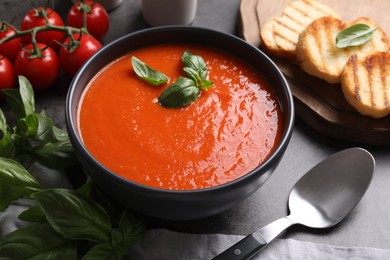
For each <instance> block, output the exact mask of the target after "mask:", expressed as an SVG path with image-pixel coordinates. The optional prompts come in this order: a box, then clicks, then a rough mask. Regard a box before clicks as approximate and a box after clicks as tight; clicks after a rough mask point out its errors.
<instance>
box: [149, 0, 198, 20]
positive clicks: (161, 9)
mask: <svg viewBox="0 0 390 260" xmlns="http://www.w3.org/2000/svg"><path fill="white" fill-rule="evenodd" d="M197 4H198V0H142V14H143V16H144V19H145V21H146V22H147V23H148V24H149V25H151V26H163V25H189V24H191V23H192V22H193V21H194V19H195V14H196V7H197Z"/></svg>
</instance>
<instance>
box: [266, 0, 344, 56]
mask: <svg viewBox="0 0 390 260" xmlns="http://www.w3.org/2000/svg"><path fill="white" fill-rule="evenodd" d="M322 16H335V17H339V15H338V14H337V12H336V11H334V10H333V9H332V8H330V7H329V6H327V5H325V4H323V3H320V2H317V1H314V0H298V1H294V2H291V3H289V4H288V5H287V6H286V8H285V9H284V10H283V12H282V14H281V15H280V16H279V17H276V18H274V19H272V20H270V21H268V22H267V23H265V24H264V25H263V26H262V27H261V29H260V39H261V48H262V49H263V50H264V51H265V52H267V53H268V54H271V55H274V56H278V57H295V53H296V45H297V42H298V36H299V34H300V33H301V32H302V31H303V30H304V29H305V28H306V26H307V25H309V24H310V23H311V22H313V21H314V20H315V19H317V18H319V17H322Z"/></svg>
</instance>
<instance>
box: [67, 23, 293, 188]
mask: <svg viewBox="0 0 390 260" xmlns="http://www.w3.org/2000/svg"><path fill="white" fill-rule="evenodd" d="M172 31H173V32H178V33H182V32H183V33H191V32H192V33H209V34H210V33H211V34H214V35H215V36H216V37H218V36H219V37H224V38H229V40H231V41H235V42H236V43H238V44H243V45H246V48H250V49H252V51H255V52H257V53H258V54H259V55H260V56H262V59H264V63H266V64H267V66H269V67H271V69H272V70H274V71H275V75H277V77H278V80H279V81H280V83H281V84H282V86H283V89H284V91H283V92H284V94H285V95H286V100H287V102H286V104H287V106H286V107H282V110H283V111H282V114H284V115H283V116H284V117H286V122H283V123H284V124H283V128H284V129H283V132H282V134H281V139H280V141H279V143H278V144H277V146H276V147H275V148H274V150H273V152H272V153H271V154H270V155H269V156H268V157H267V158H266V160H264V161H263V162H262V163H261V164H260V165H259V166H257V167H255V168H254V169H252V170H251V171H249V172H247V173H245V174H244V175H242V176H240V177H239V178H237V179H234V180H232V181H230V182H227V183H224V184H220V185H216V186H212V187H207V188H202V189H192V190H170V189H164V188H157V187H151V186H146V185H144V184H141V183H137V182H134V181H132V180H129V179H127V178H125V177H122V176H120V175H119V174H116V173H114V172H112V171H111V170H109V169H108V168H106V167H105V166H104V165H103V164H102V163H100V162H99V161H98V160H97V159H95V158H94V157H93V155H92V154H91V153H90V152H89V151H88V149H87V148H86V146H85V145H84V143H83V141H82V140H81V136H80V134H79V131H78V128H77V127H76V123H75V120H76V121H77V118H75V119H74V118H73V113H72V111H73V110H74V109H78V107H79V106H78V105H72V100H73V99H74V96H75V92H76V89H77V88H76V83H77V82H78V81H79V80H80V77H81V75H82V74H83V72H84V71H85V70H86V68H88V67H89V66H90V64H91V63H93V62H94V61H95V59H97V58H98V57H99V56H101V55H104V53H105V52H107V51H109V50H110V49H112V48H113V46H115V45H117V44H119V43H121V42H122V41H126V40H128V38H134V37H137V36H140V35H141V36H142V35H145V34H153V33H155V32H160V33H161V32H172ZM173 42H174V41H173ZM205 45H206V44H205ZM129 51H131V50H129ZM241 59H242V60H244V61H245V59H244V58H241ZM84 90H85V88H84V89H83V91H82V92H84ZM279 99H280V98H279ZM78 101H80V99H79V100H78ZM280 102H281V101H280V100H279V103H280ZM76 114H77V113H76ZM65 119H66V126H67V128H68V134H69V137H70V141H71V143H72V146H73V147H74V149H79V150H81V153H83V154H84V156H85V157H87V159H88V160H90V161H93V163H94V164H96V166H97V167H99V168H100V169H101V170H102V171H103V172H104V175H110V177H111V178H112V179H111V180H113V181H115V182H119V183H120V184H125V185H129V186H130V187H132V188H133V189H135V190H138V191H142V192H152V193H156V192H157V193H160V194H182V195H192V194H199V193H210V192H211V193H213V192H216V191H219V190H221V189H232V188H234V187H235V186H236V185H238V184H239V183H241V182H244V181H246V180H247V179H250V178H251V177H252V176H253V175H254V174H256V172H258V171H261V170H262V169H263V168H264V169H265V170H263V172H264V173H265V172H266V171H267V169H268V168H270V167H271V166H272V165H273V162H274V161H276V162H277V161H278V160H279V158H278V157H279V156H281V155H282V154H283V153H284V151H285V149H286V147H287V145H288V143H289V141H290V138H291V136H292V132H293V126H294V121H295V108H294V102H293V96H292V92H291V90H290V87H289V85H288V82H287V80H286V79H285V77H284V75H283V74H282V72H281V71H280V69H279V68H278V67H277V66H276V64H275V63H274V62H273V61H272V60H271V59H270V58H269V57H268V56H267V55H266V54H265V53H264V52H262V51H261V50H260V49H259V48H257V47H255V46H253V45H251V44H249V43H247V42H246V41H244V40H243V39H241V38H239V37H237V36H235V35H232V34H228V33H224V32H221V31H216V30H213V29H208V28H203V27H195V26H186V25H184V26H177V25H169V26H160V27H152V28H147V29H142V30H138V31H135V32H132V33H129V34H126V35H124V36H122V37H119V38H118V39H116V40H114V41H112V42H110V43H108V44H107V45H105V46H103V48H101V49H100V50H98V51H97V52H96V53H95V54H93V55H92V56H91V57H90V58H89V59H88V60H87V61H86V62H85V63H84V64H83V65H82V66H81V68H80V69H79V70H78V72H77V73H76V75H75V76H74V77H73V79H72V81H71V83H70V87H69V90H68V93H67V97H66V105H65ZM283 121H284V120H283ZM84 156H83V157H84ZM99 174H100V173H99Z"/></svg>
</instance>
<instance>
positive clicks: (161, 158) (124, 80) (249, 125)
mask: <svg viewBox="0 0 390 260" xmlns="http://www.w3.org/2000/svg"><path fill="white" fill-rule="evenodd" d="M186 50H189V51H191V52H192V53H193V54H194V55H200V56H202V57H203V59H204V60H205V62H206V64H207V68H208V71H209V80H211V81H213V82H214V85H213V86H212V87H211V88H209V89H208V90H205V91H202V92H201V95H200V97H199V98H198V100H196V101H195V102H194V103H192V104H190V105H188V106H185V107H182V108H166V107H163V106H161V105H160V104H159V103H158V102H157V98H158V96H159V95H160V94H161V92H162V91H163V90H164V89H165V88H166V87H168V86H169V85H170V84H172V83H173V82H174V81H175V80H176V79H177V78H178V77H180V76H186V75H185V73H184V72H183V64H182V61H181V56H182V54H183V53H184V51H186ZM131 56H135V57H137V58H138V59H140V60H142V61H143V62H145V63H146V64H148V65H149V66H151V67H153V68H154V69H156V70H158V71H160V72H162V73H164V74H165V75H167V76H168V77H170V81H169V82H168V83H166V84H164V85H160V86H152V85H150V84H148V83H146V82H144V81H143V80H141V79H140V78H138V77H137V76H136V74H135V72H134V70H133V68H132V65H131ZM79 126H80V129H79V130H80V132H81V135H82V139H83V142H84V144H85V146H86V148H87V149H88V150H89V151H90V153H91V154H92V155H93V156H94V157H95V158H96V159H97V160H98V161H100V162H101V163H102V164H103V165H104V166H105V167H106V168H108V169H109V170H111V171H112V172H114V173H115V174H118V175H120V176H123V177H124V178H127V179H129V180H131V181H134V182H136V183H139V184H143V185H146V186H150V187H156V188H162V189H170V190H194V189H203V188H208V187H212V186H217V185H221V184H224V183H227V182H230V181H232V180H235V179H237V178H239V177H240V176H243V175H245V174H246V173H248V172H250V171H251V170H253V169H254V168H256V167H257V166H259V165H260V164H261V163H262V162H263V161H264V160H265V159H266V158H267V157H268V156H269V155H270V153H271V152H272V151H273V150H274V149H275V146H276V145H277V144H278V142H279V140H280V135H281V128H282V126H281V111H280V106H279V103H278V101H277V99H276V96H275V95H274V93H273V91H272V89H271V87H270V86H269V84H268V82H267V81H266V80H265V79H264V77H263V76H262V75H261V74H259V72H257V71H256V70H255V68H253V67H252V66H250V65H249V64H247V63H245V62H244V61H243V60H241V59H239V58H237V57H235V56H232V55H230V54H228V53H226V52H223V51H221V50H218V49H214V48H210V47H206V46H203V45H192V44H184V43H183V44H162V45H155V46H149V47H145V48H141V49H137V50H135V51H132V52H130V53H129V54H128V55H125V56H123V57H121V58H119V59H117V60H115V61H113V62H112V63H110V64H108V65H107V66H106V67H105V68H104V69H102V70H101V71H100V72H99V73H98V74H97V75H96V76H95V77H94V78H93V79H92V80H91V82H90V83H89V86H88V87H87V88H86V90H85V92H84V94H83V99H82V101H81V105H80V109H79Z"/></svg>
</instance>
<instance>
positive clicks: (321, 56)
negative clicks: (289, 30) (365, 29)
mask: <svg viewBox="0 0 390 260" xmlns="http://www.w3.org/2000/svg"><path fill="white" fill-rule="evenodd" d="M358 23H363V24H367V25H369V26H371V27H373V28H377V30H376V32H375V33H374V36H373V38H372V39H371V40H369V41H368V42H366V43H364V44H362V45H359V46H355V47H348V48H342V49H341V48H338V47H337V46H336V40H335V39H336V36H337V34H338V33H339V32H341V31H342V30H344V29H345V28H348V27H350V26H352V25H354V24H358ZM389 46H390V43H389V40H388V38H387V36H386V33H385V32H384V31H383V30H382V29H381V28H379V26H378V25H376V24H375V23H374V22H373V21H372V20H371V19H369V18H366V17H361V18H358V19H356V20H355V21H353V22H349V23H344V22H343V21H341V20H340V19H337V18H334V17H321V18H318V19H316V20H315V21H314V22H312V23H311V24H310V25H309V26H307V27H306V29H305V30H304V31H303V32H302V33H301V35H300V36H299V39H298V44H297V57H296V58H297V62H298V64H299V65H300V67H301V69H302V70H304V71H305V72H307V73H308V74H310V75H313V76H317V77H319V78H322V79H324V80H326V81H328V82H329V83H338V82H340V76H341V73H342V71H343V69H344V65H345V64H346V62H347V60H348V59H349V57H350V56H351V55H352V54H355V53H360V54H362V55H364V54H366V55H368V54H370V53H373V52H377V51H383V52H386V51H388V50H389Z"/></svg>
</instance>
